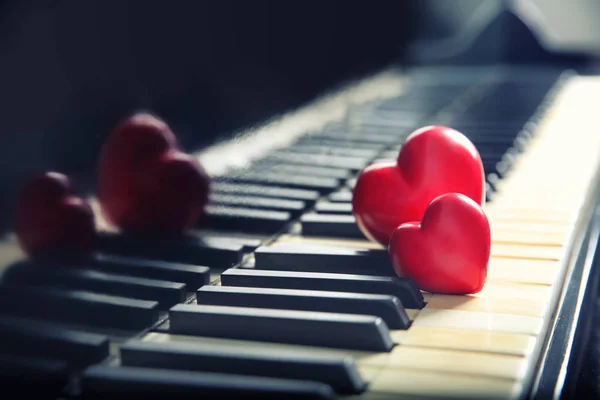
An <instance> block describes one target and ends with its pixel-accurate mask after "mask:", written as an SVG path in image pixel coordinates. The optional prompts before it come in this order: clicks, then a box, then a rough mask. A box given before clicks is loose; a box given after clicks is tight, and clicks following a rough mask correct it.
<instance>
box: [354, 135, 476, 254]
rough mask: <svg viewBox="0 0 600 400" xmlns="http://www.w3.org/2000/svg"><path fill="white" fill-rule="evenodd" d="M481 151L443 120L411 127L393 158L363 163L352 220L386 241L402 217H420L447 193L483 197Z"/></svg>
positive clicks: (372, 236)
mask: <svg viewBox="0 0 600 400" xmlns="http://www.w3.org/2000/svg"><path fill="white" fill-rule="evenodd" d="M484 179H485V177H484V172H483V164H482V163H481V157H480V156H479V152H478V151H477V149H476V148H475V146H474V145H473V143H471V142H470V141H469V139H467V138H466V137H465V136H464V135H463V134H462V133H460V132H458V131H456V130H454V129H451V128H447V127H443V126H428V127H424V128H421V129H419V130H417V131H415V132H413V133H412V134H411V135H410V136H409V137H408V138H407V139H406V141H405V143H404V145H403V146H402V148H401V149H400V153H399V154H398V159H397V161H395V162H380V163H375V164H372V165H370V166H369V167H367V168H365V169H364V170H363V171H362V172H361V174H360V175H359V177H358V180H357V182H356V186H355V188H354V195H353V199H352V208H353V213H354V216H355V217H356V222H357V224H358V226H359V228H360V229H361V231H362V232H363V233H364V234H365V236H367V237H368V238H369V239H371V240H373V241H377V242H379V243H381V244H382V245H384V246H387V245H388V243H389V240H390V237H391V235H392V232H394V230H395V229H396V228H397V227H398V226H400V225H401V224H403V223H405V222H411V221H421V219H422V218H423V214H424V213H425V209H426V208H427V206H428V205H429V203H431V201H432V200H433V199H435V198H436V197H438V196H440V195H442V194H445V193H462V194H464V195H466V196H468V197H470V198H471V199H473V200H474V201H476V202H478V203H479V204H481V205H483V204H484V203H485V180H484Z"/></svg>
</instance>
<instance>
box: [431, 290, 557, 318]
mask: <svg viewBox="0 0 600 400" xmlns="http://www.w3.org/2000/svg"><path fill="white" fill-rule="evenodd" d="M427 308H428V309H441V310H460V311H477V312H488V313H497V314H511V315H528V316H531V317H542V316H544V314H545V312H546V302H544V301H538V300H532V299H513V298H510V297H505V298H497V297H487V298H486V297H474V296H449V295H443V294H434V295H433V296H432V297H431V299H429V302H428V303H427Z"/></svg>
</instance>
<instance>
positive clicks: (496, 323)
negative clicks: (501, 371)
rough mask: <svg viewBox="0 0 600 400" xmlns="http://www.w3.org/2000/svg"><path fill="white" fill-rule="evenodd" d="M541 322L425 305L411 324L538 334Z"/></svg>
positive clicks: (505, 315)
mask: <svg viewBox="0 0 600 400" xmlns="http://www.w3.org/2000/svg"><path fill="white" fill-rule="evenodd" d="M542 322H543V320H542V318H539V317H530V316H523V315H510V314H496V313H486V312H473V311H460V310H436V309H429V308H427V307H425V308H424V309H423V310H421V312H420V313H419V315H418V316H417V318H415V320H414V321H413V325H412V326H413V327H414V326H423V327H425V326H431V327H437V328H454V329H465V330H467V329H473V330H479V331H491V332H512V333H524V334H529V335H538V334H539V333H540V331H541V329H542Z"/></svg>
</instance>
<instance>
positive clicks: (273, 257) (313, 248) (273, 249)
mask: <svg viewBox="0 0 600 400" xmlns="http://www.w3.org/2000/svg"><path fill="white" fill-rule="evenodd" d="M254 256H255V260H256V261H255V268H257V269H270V270H283V271H299V272H330V273H343V274H359V275H377V276H396V272H395V271H394V269H393V267H392V264H391V262H390V259H389V256H388V254H387V251H385V250H360V249H352V248H341V247H334V246H317V245H299V244H298V245H297V244H277V245H274V246H263V247H259V248H258V249H257V250H256V252H255V253H254Z"/></svg>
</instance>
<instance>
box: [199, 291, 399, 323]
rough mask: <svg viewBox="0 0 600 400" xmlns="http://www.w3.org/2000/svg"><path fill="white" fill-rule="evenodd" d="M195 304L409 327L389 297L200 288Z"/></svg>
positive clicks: (318, 292) (395, 301)
mask: <svg viewBox="0 0 600 400" xmlns="http://www.w3.org/2000/svg"><path fill="white" fill-rule="evenodd" d="M196 301H197V303H198V304H201V305H214V306H233V307H255V308H276V309H282V310H299V311H319V312H331V313H342V314H360V315H375V316H378V317H380V318H381V319H383V320H384V321H385V323H386V325H387V326H388V327H390V328H391V329H407V328H408V327H409V326H410V319H409V318H408V315H407V314H406V311H405V310H404V307H403V306H402V303H401V302H400V300H399V299H398V298H397V297H394V296H390V295H380V294H364V293H348V292H326V291H317V290H314V291H312V290H294V289H272V288H249V287H234V286H204V287H203V288H200V289H199V290H198V291H197V292H196Z"/></svg>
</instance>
